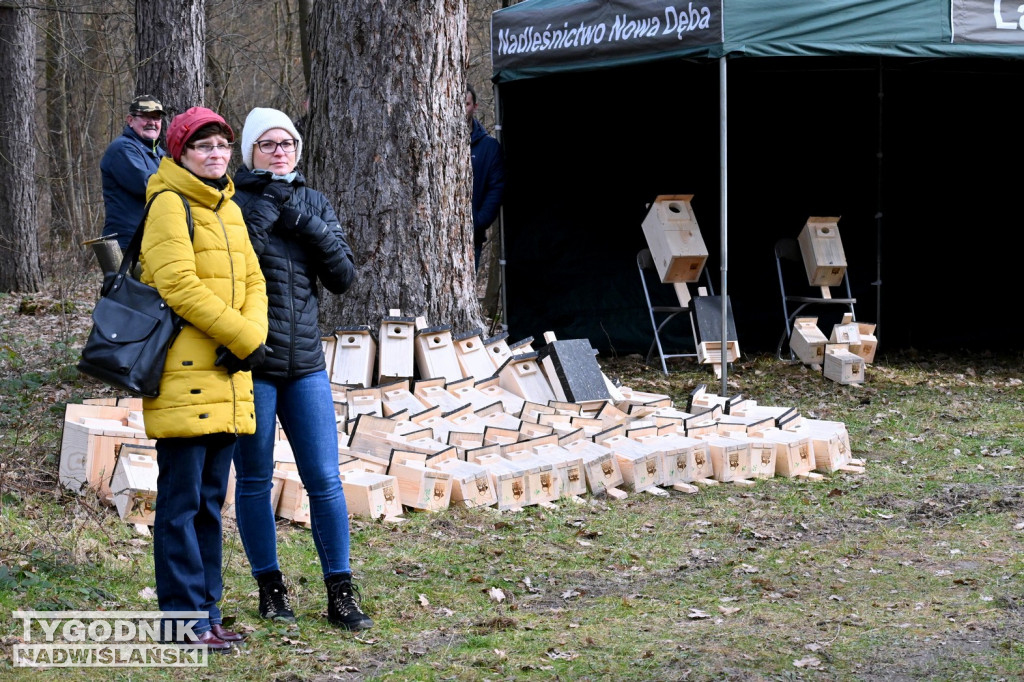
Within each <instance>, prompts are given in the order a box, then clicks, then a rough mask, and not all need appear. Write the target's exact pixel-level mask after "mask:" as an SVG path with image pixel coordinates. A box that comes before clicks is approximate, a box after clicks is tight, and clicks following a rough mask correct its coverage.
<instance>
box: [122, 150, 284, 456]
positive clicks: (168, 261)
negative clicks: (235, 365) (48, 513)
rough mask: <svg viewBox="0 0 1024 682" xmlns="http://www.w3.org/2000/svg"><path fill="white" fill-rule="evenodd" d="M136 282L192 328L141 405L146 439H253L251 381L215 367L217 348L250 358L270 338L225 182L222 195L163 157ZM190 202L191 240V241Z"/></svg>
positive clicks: (262, 292)
mask: <svg viewBox="0 0 1024 682" xmlns="http://www.w3.org/2000/svg"><path fill="white" fill-rule="evenodd" d="M164 189H169V190H173V191H172V192H164V193H163V194H161V195H160V196H159V197H157V198H156V200H155V201H154V202H153V205H152V207H151V208H150V211H149V216H148V217H147V218H146V227H145V232H144V233H143V237H142V253H141V256H140V258H139V261H140V263H141V264H142V281H143V282H145V283H146V284H149V285H150V286H153V287H156V289H157V290H158V291H159V292H160V295H161V296H162V297H163V299H164V301H166V302H167V304H168V305H169V306H170V307H171V309H172V310H174V312H176V313H177V314H178V315H181V316H182V317H183V318H184V319H185V321H186V322H187V323H188V324H187V325H186V326H185V328H184V329H183V330H182V332H181V334H180V335H179V336H178V338H177V340H176V341H175V342H174V344H173V345H172V346H171V348H170V351H168V353H167V362H166V364H165V365H164V374H163V378H162V379H161V380H160V395H159V396H157V397H156V398H145V399H144V400H143V402H142V406H143V416H144V420H145V423H146V434H147V435H148V436H149V437H150V438H190V437H193V436H202V435H206V434H211V433H234V434H248V433H254V432H255V430H256V417H255V410H254V407H253V391H252V375H251V374H250V373H249V372H236V373H235V374H230V375H229V374H228V373H227V371H226V370H225V369H224V368H223V367H219V366H217V365H214V361H215V360H216V359H217V356H216V349H217V347H218V346H222V345H223V346H227V347H228V348H229V349H230V350H231V352H232V353H234V354H235V355H236V356H238V357H239V358H244V357H247V356H248V355H249V354H250V353H252V352H253V351H254V350H256V348H258V347H259V345H260V344H261V343H263V342H264V341H266V338H267V289H266V281H265V280H264V278H263V273H262V271H261V270H260V264H259V260H258V259H257V257H256V253H255V252H254V251H253V249H252V244H251V243H250V242H249V234H248V231H247V230H246V227H245V222H244V221H243V220H242V212H241V210H240V209H239V208H238V205H237V204H235V202H233V201H231V197H232V196H233V195H234V193H235V186H234V184H233V183H232V182H231V180H230V179H229V180H228V184H227V186H226V187H225V189H224V190H223V191H219V190H217V189H215V188H213V187H211V186H209V185H207V184H205V183H204V182H202V181H201V180H200V179H199V178H197V177H196V176H195V175H193V174H192V173H190V172H189V171H187V170H186V169H184V168H183V167H181V166H179V165H178V164H177V163H175V162H174V160H173V159H171V158H170V157H164V158H163V159H162V160H161V162H160V168H159V169H158V170H157V172H156V174H154V175H153V176H152V177H151V178H150V180H149V185H148V187H147V190H146V195H147V200H148V199H149V198H151V197H152V196H153V195H154V194H156V193H157V192H159V191H161V190H164ZM174 192H177V193H178V194H181V195H182V196H184V197H185V198H186V199H188V202H189V206H190V207H191V212H192V220H193V223H194V224H195V237H194V239H193V240H191V241H190V240H189V235H188V223H187V222H186V218H185V207H184V206H183V205H182V202H181V199H180V198H179V197H177V196H175V194H174Z"/></svg>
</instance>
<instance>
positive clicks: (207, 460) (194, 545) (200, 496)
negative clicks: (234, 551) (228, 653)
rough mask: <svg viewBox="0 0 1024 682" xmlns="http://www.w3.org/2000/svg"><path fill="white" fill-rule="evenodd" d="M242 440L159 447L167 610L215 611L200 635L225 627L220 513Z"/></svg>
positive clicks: (163, 604)
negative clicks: (218, 625) (234, 455)
mask: <svg viewBox="0 0 1024 682" xmlns="http://www.w3.org/2000/svg"><path fill="white" fill-rule="evenodd" d="M236 440H237V439H236V438H235V436H234V435H232V434H226V433H218V434H213V435H208V436H198V437H195V438H160V439H158V440H157V442H156V457H157V466H158V467H159V470H160V472H159V474H158V476H157V489H156V513H155V516H156V518H155V520H154V521H153V567H154V571H155V573H156V594H157V601H158V603H159V604H160V610H161V611H209V618H203V619H200V620H199V621H198V623H197V624H196V626H195V628H194V631H195V633H196V634H202V633H204V632H206V631H207V630H209V629H210V624H211V623H220V622H221V614H220V608H219V607H218V605H217V604H218V602H220V598H221V594H222V593H223V591H224V590H223V588H224V583H223V581H222V578H221V554H222V546H221V524H220V509H221V507H222V506H223V505H224V497H225V495H226V494H227V488H228V475H229V474H230V472H231V455H232V453H233V452H234V450H235V444H236Z"/></svg>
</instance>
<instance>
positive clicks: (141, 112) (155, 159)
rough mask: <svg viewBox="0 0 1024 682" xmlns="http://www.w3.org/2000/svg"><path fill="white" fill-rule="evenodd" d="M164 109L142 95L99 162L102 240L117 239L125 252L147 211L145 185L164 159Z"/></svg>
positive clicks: (156, 101)
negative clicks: (144, 212) (101, 198)
mask: <svg viewBox="0 0 1024 682" xmlns="http://www.w3.org/2000/svg"><path fill="white" fill-rule="evenodd" d="M164 115H165V112H164V108H163V105H162V104H160V101H159V100H157V99H156V98H155V97H153V96H152V95H139V96H138V97H136V98H135V99H133V100H132V103H131V104H130V105H129V106H128V116H127V117H125V126H124V131H123V132H122V133H121V136H120V137H118V138H117V139H116V140H114V141H113V142H111V143H110V145H109V146H108V147H107V151H106V152H104V153H103V159H102V160H101V161H100V174H101V175H102V177H103V205H104V208H105V209H106V216H105V218H104V221H103V236H104V237H109V236H113V235H117V243H118V244H119V245H120V246H121V250H122V251H124V250H125V249H126V248H127V247H128V244H129V243H130V242H131V240H132V236H133V235H134V234H135V228H136V227H138V226H139V221H140V220H141V219H142V211H143V209H144V208H145V207H146V184H147V183H148V182H149V176H150V175H152V174H153V173H155V172H156V169H157V168H159V166H160V159H161V158H162V157H163V156H164V155H165V152H164V150H163V148H162V147H161V146H160V144H159V139H160V131H161V130H162V129H163V123H164Z"/></svg>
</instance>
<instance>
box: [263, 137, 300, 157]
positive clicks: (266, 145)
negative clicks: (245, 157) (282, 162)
mask: <svg viewBox="0 0 1024 682" xmlns="http://www.w3.org/2000/svg"><path fill="white" fill-rule="evenodd" d="M256 146H257V147H259V148H260V151H261V152H263V153H264V154H273V153H274V152H276V151H277V148H278V147H280V148H281V151H283V152H284V153H285V154H291V153H292V152H294V151H295V150H296V149H298V146H299V141H298V140H293V139H288V140H281V141H280V142H274V141H273V140H260V141H258V142H257V143H256Z"/></svg>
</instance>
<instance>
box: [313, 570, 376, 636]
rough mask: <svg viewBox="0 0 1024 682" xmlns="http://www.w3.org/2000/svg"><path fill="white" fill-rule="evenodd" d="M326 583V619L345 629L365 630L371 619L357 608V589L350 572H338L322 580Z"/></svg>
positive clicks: (369, 626) (358, 599)
mask: <svg viewBox="0 0 1024 682" xmlns="http://www.w3.org/2000/svg"><path fill="white" fill-rule="evenodd" d="M324 583H325V584H326V585H327V620H329V621H330V622H331V625H337V626H340V627H343V628H345V629H346V630H366V629H367V628H372V627H373V621H372V620H370V617H369V616H367V615H366V614H365V613H363V610H362V609H360V608H359V603H358V602H359V601H361V600H362V597H361V596H359V589H358V588H357V587H356V586H355V585H353V584H352V574H351V573H338V574H336V575H332V576H330V577H328V578H327V580H325V581H324Z"/></svg>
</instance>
